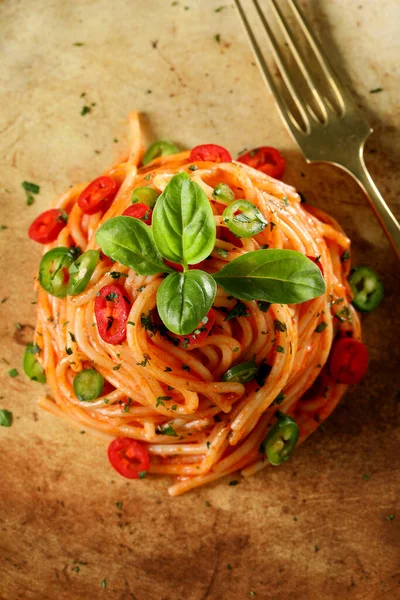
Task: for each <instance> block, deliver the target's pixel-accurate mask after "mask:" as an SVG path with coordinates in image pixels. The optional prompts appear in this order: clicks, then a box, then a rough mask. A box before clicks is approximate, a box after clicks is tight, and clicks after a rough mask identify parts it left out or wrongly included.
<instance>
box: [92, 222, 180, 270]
mask: <svg viewBox="0 0 400 600" xmlns="http://www.w3.org/2000/svg"><path fill="white" fill-rule="evenodd" d="M96 242H97V243H98V244H99V246H100V248H101V249H102V250H103V252H104V254H106V255H107V256H109V257H110V258H112V259H113V260H116V261H118V262H119V263H121V264H122V265H125V266H126V267H130V268H131V269H133V270H134V271H136V273H139V275H154V274H156V273H161V272H167V271H171V269H169V268H168V267H167V266H166V265H165V263H164V262H163V259H162V256H161V254H160V253H159V251H158V250H157V247H156V245H155V243H154V239H153V232H152V230H151V228H150V227H148V225H145V223H143V221H141V220H140V219H134V218H132V217H115V218H114V219H110V220H109V221H106V222H105V223H103V225H102V226H101V227H100V229H99V230H98V232H97V233H96Z"/></svg>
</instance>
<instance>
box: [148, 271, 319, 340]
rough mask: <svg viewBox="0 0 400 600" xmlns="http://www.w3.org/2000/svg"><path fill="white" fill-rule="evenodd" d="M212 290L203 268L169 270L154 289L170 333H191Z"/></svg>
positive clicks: (207, 307)
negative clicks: (168, 273)
mask: <svg viewBox="0 0 400 600" xmlns="http://www.w3.org/2000/svg"><path fill="white" fill-rule="evenodd" d="M317 268H318V267H317ZM318 271H319V269H318ZM216 291H217V286H216V284H215V281H214V279H213V278H212V277H211V275H209V274H208V273H205V272H204V271H197V270H192V271H185V273H180V272H175V273H171V275H168V277H167V278H166V279H164V281H163V282H162V284H161V285H160V287H159V288H158V291H157V308H158V313H159V315H160V317H161V320H162V321H163V323H164V325H165V326H166V327H167V328H168V329H169V330H170V331H172V332H173V333H177V334H178V335H187V334H188V333H191V332H192V331H194V330H195V329H196V327H198V325H199V323H200V321H201V320H202V319H203V318H204V317H205V316H206V314H207V313H208V311H209V310H210V308H211V305H212V303H213V301H214V298H215V294H216Z"/></svg>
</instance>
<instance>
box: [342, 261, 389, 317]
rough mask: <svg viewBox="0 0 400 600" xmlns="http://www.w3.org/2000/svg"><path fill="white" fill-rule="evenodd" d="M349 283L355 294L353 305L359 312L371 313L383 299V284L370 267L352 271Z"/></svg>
mask: <svg viewBox="0 0 400 600" xmlns="http://www.w3.org/2000/svg"><path fill="white" fill-rule="evenodd" d="M349 283H350V286H351V289H352V292H353V294H354V298H353V304H354V306H355V307H356V308H358V310H361V311H364V312H369V311H371V310H374V309H375V308H377V306H378V305H379V304H380V303H381V301H382V298H383V283H382V281H381V280H380V279H379V276H378V274H377V273H375V271H373V270H372V269H370V268H369V267H357V268H355V269H353V270H352V272H351V273H350V277H349Z"/></svg>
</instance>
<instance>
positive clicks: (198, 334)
mask: <svg viewBox="0 0 400 600" xmlns="http://www.w3.org/2000/svg"><path fill="white" fill-rule="evenodd" d="M214 321H215V313H214V310H213V309H212V308H210V310H209V311H208V313H207V314H206V316H205V317H204V319H203V320H202V321H201V323H199V325H198V326H197V328H196V329H195V330H194V331H193V333H190V334H189V335H178V336H176V337H177V338H178V340H179V346H180V347H181V348H184V349H186V350H192V349H193V348H197V347H198V346H201V344H202V342H204V340H205V339H206V337H207V336H208V334H209V333H210V331H211V329H212V326H213V325H214Z"/></svg>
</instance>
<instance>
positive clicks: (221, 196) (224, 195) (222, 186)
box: [212, 183, 235, 203]
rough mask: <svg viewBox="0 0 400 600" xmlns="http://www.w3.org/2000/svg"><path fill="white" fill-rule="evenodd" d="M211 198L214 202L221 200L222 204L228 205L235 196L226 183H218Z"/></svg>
mask: <svg viewBox="0 0 400 600" xmlns="http://www.w3.org/2000/svg"><path fill="white" fill-rule="evenodd" d="M212 197H213V198H214V199H215V200H222V201H223V202H229V203H230V202H232V200H234V199H235V194H234V192H233V190H231V188H230V187H229V185H226V183H218V184H217V185H216V186H215V188H214V191H213V193H212Z"/></svg>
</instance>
